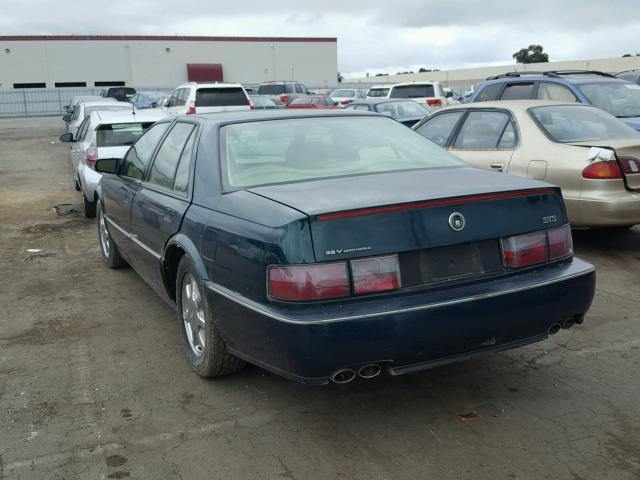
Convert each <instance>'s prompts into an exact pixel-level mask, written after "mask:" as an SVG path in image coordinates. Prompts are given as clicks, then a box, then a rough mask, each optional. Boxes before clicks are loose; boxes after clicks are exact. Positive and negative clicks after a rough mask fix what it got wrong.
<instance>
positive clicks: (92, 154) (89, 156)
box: [85, 147, 98, 166]
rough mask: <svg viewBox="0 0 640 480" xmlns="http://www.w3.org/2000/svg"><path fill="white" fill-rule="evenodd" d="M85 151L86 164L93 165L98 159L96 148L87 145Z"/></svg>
mask: <svg viewBox="0 0 640 480" xmlns="http://www.w3.org/2000/svg"><path fill="white" fill-rule="evenodd" d="M85 153H86V162H87V165H92V166H93V165H95V164H96V161H97V160H98V150H97V149H96V148H95V147H89V148H87V151H86V152H85Z"/></svg>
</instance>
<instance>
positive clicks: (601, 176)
mask: <svg viewBox="0 0 640 480" xmlns="http://www.w3.org/2000/svg"><path fill="white" fill-rule="evenodd" d="M582 177H583V178H591V179H598V180H611V179H615V178H622V171H621V170H620V165H618V162H616V161H615V160H603V161H599V162H593V163H592V164H591V165H589V166H588V167H586V168H585V169H584V170H582Z"/></svg>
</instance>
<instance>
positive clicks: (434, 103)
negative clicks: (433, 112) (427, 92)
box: [427, 98, 442, 107]
mask: <svg viewBox="0 0 640 480" xmlns="http://www.w3.org/2000/svg"><path fill="white" fill-rule="evenodd" d="M427 105H429V106H430V107H441V106H442V100H440V99H439V98H427Z"/></svg>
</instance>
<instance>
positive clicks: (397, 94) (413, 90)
mask: <svg viewBox="0 0 640 480" xmlns="http://www.w3.org/2000/svg"><path fill="white" fill-rule="evenodd" d="M389 97H390V98H428V97H435V93H434V90H433V85H405V86H400V87H393V88H392V89H391V94H390V95H389Z"/></svg>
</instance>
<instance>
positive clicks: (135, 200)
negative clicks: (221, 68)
mask: <svg viewBox="0 0 640 480" xmlns="http://www.w3.org/2000/svg"><path fill="white" fill-rule="evenodd" d="M95 168H96V170H97V171H99V172H102V173H103V174H104V175H103V177H102V180H101V182H100V186H99V188H98V197H99V201H98V210H97V220H98V231H99V243H100V250H101V252H102V256H103V258H104V261H105V262H106V264H107V265H108V266H109V267H112V268H119V267H123V266H126V265H127V264H128V265H131V266H132V267H133V268H134V269H135V270H136V271H137V272H138V273H139V275H140V276H141V277H142V278H143V279H144V280H145V281H146V282H147V283H148V284H149V285H150V286H151V287H152V288H153V289H154V290H155V291H156V292H157V293H158V294H159V295H160V296H161V297H162V298H163V299H164V300H166V301H167V302H168V303H169V304H170V305H171V306H172V307H173V308H175V309H176V311H177V316H178V319H179V325H180V329H181V332H182V337H183V340H184V345H185V352H186V357H187V359H188V362H189V363H190V365H191V367H192V368H193V369H194V370H195V371H196V372H197V373H198V374H200V375H202V376H204V377H215V376H219V375H224V374H228V373H232V372H235V371H237V370H239V369H240V368H242V366H243V364H244V362H249V363H252V364H255V365H259V366H261V367H263V368H265V369H267V370H270V371H272V372H275V373H277V374H280V375H283V376H284V377H287V378H290V379H293V380H297V381H300V382H303V383H308V384H326V383H328V382H330V381H334V382H336V383H346V382H349V381H351V380H353V379H354V378H356V377H360V378H372V377H375V376H377V375H378V374H380V373H381V372H387V373H389V374H391V375H398V374H402V373H407V372H413V371H417V370H422V369H425V368H429V367H433V366H436V365H441V364H443V363H447V362H452V361H457V360H462V359H466V358H470V357H474V356H479V355H485V354H488V353H491V352H497V351H501V350H507V349H511V348H515V347H520V346H522V345H526V344H529V343H532V342H537V341H540V340H543V339H545V338H546V337H547V336H548V335H549V334H553V333H556V332H558V331H559V330H560V328H569V327H571V326H573V325H574V324H576V323H582V321H583V319H584V316H585V313H586V312H587V310H588V309H589V306H590V304H591V301H592V298H593V294H594V288H595V271H594V268H593V266H592V265H590V264H588V263H586V262H584V261H582V260H579V259H577V258H575V257H574V255H573V248H572V241H571V230H570V228H569V224H568V220H567V213H566V211H565V206H564V203H563V200H562V195H561V193H560V189H559V188H558V187H555V186H552V185H549V184H547V183H543V182H539V181H535V180H531V179H527V178H522V177H515V176H508V175H503V174H499V173H494V172H489V171H484V170H479V169H476V168H472V167H470V166H469V165H468V164H466V163H464V162H463V161H462V160H460V159H458V158H457V157H455V156H453V155H451V154H449V153H448V152H446V151H444V150H443V149H441V148H439V147H438V146H436V145H435V144H433V143H431V142H430V141H428V140H427V139H425V138H424V137H422V136H421V135H419V134H417V133H416V132H414V131H412V130H410V129H408V128H406V127H405V126H403V125H402V124H400V123H398V122H396V121H395V120H393V119H391V118H388V117H386V116H383V115H380V114H376V113H365V112H357V111H340V110H325V111H317V112H316V111H304V112H301V111H290V110H289V111H286V110H272V111H258V112H255V111H252V112H230V113H228V114H225V115H189V116H181V117H178V118H176V119H173V120H162V121H159V122H158V123H156V124H155V125H154V126H152V127H151V128H149V130H147V132H146V133H145V134H144V135H142V136H141V137H140V138H139V140H138V141H137V142H136V143H135V144H134V145H133V146H132V147H131V149H130V150H129V151H128V153H127V154H126V155H125V157H124V158H123V159H120V160H118V159H108V158H103V159H99V160H98V161H97V162H96V164H95Z"/></svg>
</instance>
